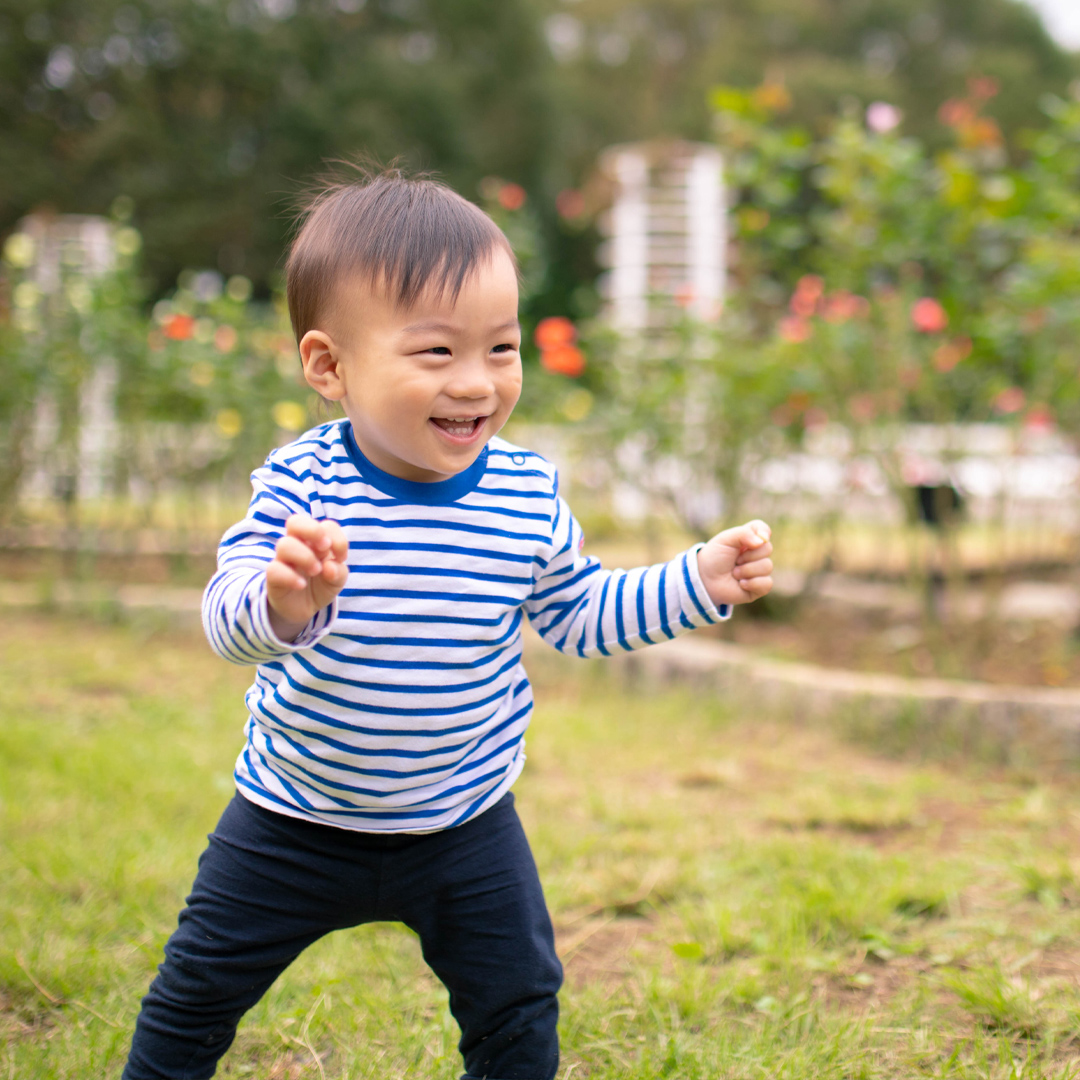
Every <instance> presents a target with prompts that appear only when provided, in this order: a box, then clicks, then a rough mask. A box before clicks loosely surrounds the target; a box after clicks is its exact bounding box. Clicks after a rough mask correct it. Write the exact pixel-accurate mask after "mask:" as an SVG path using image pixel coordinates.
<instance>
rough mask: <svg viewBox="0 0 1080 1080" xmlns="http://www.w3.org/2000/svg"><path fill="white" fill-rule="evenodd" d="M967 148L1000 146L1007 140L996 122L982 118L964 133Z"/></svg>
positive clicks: (988, 118) (985, 117) (987, 117)
mask: <svg viewBox="0 0 1080 1080" xmlns="http://www.w3.org/2000/svg"><path fill="white" fill-rule="evenodd" d="M962 141H963V143H964V145H965V146H1000V145H1001V144H1002V143H1003V142H1004V141H1005V140H1004V137H1003V136H1002V134H1001V128H999V127H998V125H997V121H996V120H991V119H990V117H989V116H980V117H979V118H978V119H977V120H975V122H974V123H973V124H971V125H970V126H969V127H968V128H966V129H965V130H964V132H963V140H962Z"/></svg>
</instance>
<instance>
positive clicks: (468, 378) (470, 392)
mask: <svg viewBox="0 0 1080 1080" xmlns="http://www.w3.org/2000/svg"><path fill="white" fill-rule="evenodd" d="M494 391H495V381H494V379H492V377H491V372H490V371H488V367H487V364H485V363H484V362H483V361H479V362H477V361H468V362H466V363H464V364H461V365H460V366H458V367H457V368H456V370H455V371H454V375H453V378H452V379H451V380H450V383H449V385H448V386H447V387H446V392H447V393H448V394H449V395H450V396H451V397H454V398H484V397H489V396H490V395H491V394H493V393H494Z"/></svg>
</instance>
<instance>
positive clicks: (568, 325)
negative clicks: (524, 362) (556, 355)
mask: <svg viewBox="0 0 1080 1080" xmlns="http://www.w3.org/2000/svg"><path fill="white" fill-rule="evenodd" d="M533 341H535V342H536V344H537V345H539V346H540V348H541V349H554V348H557V347H558V346H560V345H573V344H574V342H575V341H577V329H576V328H575V326H574V324H573V323H572V322H571V321H570V320H569V319H568V318H567V317H566V316H565V315H550V316H548V318H546V319H541V320H540V321H539V322H538V323H537V324H536V331H535V332H534V333H533Z"/></svg>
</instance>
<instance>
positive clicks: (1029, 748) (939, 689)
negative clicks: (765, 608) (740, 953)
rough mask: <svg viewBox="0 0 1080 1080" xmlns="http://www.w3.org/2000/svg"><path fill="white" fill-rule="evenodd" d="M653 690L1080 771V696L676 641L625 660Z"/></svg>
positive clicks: (925, 745)
mask: <svg viewBox="0 0 1080 1080" xmlns="http://www.w3.org/2000/svg"><path fill="white" fill-rule="evenodd" d="M622 663H623V665H625V666H626V667H627V668H628V669H629V672H630V673H631V676H632V677H642V678H644V679H645V681H647V682H649V683H659V684H665V685H681V686H687V687H690V688H692V689H699V690H705V691H706V692H717V691H719V692H721V693H723V694H725V695H728V696H730V697H732V698H733V699H735V700H737V701H738V702H739V704H740V705H744V706H745V705H748V704H750V705H752V704H756V703H760V704H762V705H766V706H768V707H772V708H780V709H783V710H784V711H786V712H789V713H794V714H797V715H800V716H812V717H821V716H824V715H827V714H831V715H835V716H836V717H837V718H838V719H839V721H840V723H841V726H843V727H846V728H847V729H849V730H851V731H853V733H855V734H861V735H866V736H870V737H873V738H875V740H876V741H882V740H883V741H885V742H887V743H891V744H892V745H895V746H897V748H905V749H914V748H919V749H922V750H927V749H929V748H931V744H932V749H933V750H934V751H935V753H938V754H940V753H942V752H945V753H947V752H949V751H950V750H955V751H957V752H963V753H965V754H975V755H977V756H979V757H982V758H990V759H991V760H998V761H1003V762H1012V763H1019V762H1027V763H1031V762H1033V761H1039V762H1044V763H1046V762H1051V761H1054V762H1062V761H1068V762H1070V763H1076V762H1080V690H1073V689H1055V688H1051V687H1035V686H1032V687H1027V686H1006V685H1002V686H997V685H994V684H992V683H983V682H966V681H961V680H958V679H957V680H954V679H908V678H903V677H901V676H898V675H880V674H870V673H863V672H856V671H847V670H841V669H834V668H824V667H819V666H817V665H815V664H802V663H796V662H793V661H786V660H770V659H764V658H762V657H761V656H760V655H758V654H756V653H755V652H753V651H752V650H750V649H748V648H746V647H745V646H740V645H733V644H731V643H729V642H723V641H709V640H702V639H700V638H698V639H696V640H695V639H693V638H689V637H683V638H679V639H678V640H676V641H671V642H666V643H665V644H663V645H657V646H654V647H652V648H647V649H641V650H638V651H636V652H634V653H630V654H628V655H626V656H625V657H624V658H623V659H622Z"/></svg>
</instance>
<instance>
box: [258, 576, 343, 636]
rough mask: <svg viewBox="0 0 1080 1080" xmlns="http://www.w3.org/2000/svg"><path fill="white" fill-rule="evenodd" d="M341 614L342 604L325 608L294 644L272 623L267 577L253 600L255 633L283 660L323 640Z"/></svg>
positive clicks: (334, 604) (316, 613)
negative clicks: (276, 629) (276, 630)
mask: <svg viewBox="0 0 1080 1080" xmlns="http://www.w3.org/2000/svg"><path fill="white" fill-rule="evenodd" d="M337 614H338V601H337V597H336V596H335V597H334V599H333V600H332V601H331V602H330V603H329V604H328V605H327V606H326V607H324V608H322V609H320V610H319V611H317V612H315V615H314V617H313V618H312V620H311V622H309V623H308V624H307V626H305V627H304V629H303V630H301V631H300V633H299V634H297V636H296V637H295V638H294V639H293V640H292V641H282V640H281V638H279V637H278V636H277V634H276V633H274V628H273V626H272V625H271V623H270V601H269V598H268V592H267V586H266V575H265V574H263V575H262V577H261V580H260V581H259V582H258V583H257V584H256V586H255V589H254V590H253V595H252V597H251V615H252V619H251V623H252V625H251V629H252V632H253V633H254V635H255V638H256V640H257V641H258V642H259V644H261V645H262V646H263V647H264V648H265V649H266V650H267V652H269V653H274V654H276V655H278V656H283V655H284V654H286V653H294V652H299V651H300V650H301V649H309V648H311V646H312V645H314V644H315V643H316V642H317V641H318V640H319V639H320V638H322V637H325V636H326V634H327V633H329V631H330V627H331V625H332V624H333V622H334V620H335V619H336V618H337Z"/></svg>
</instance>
